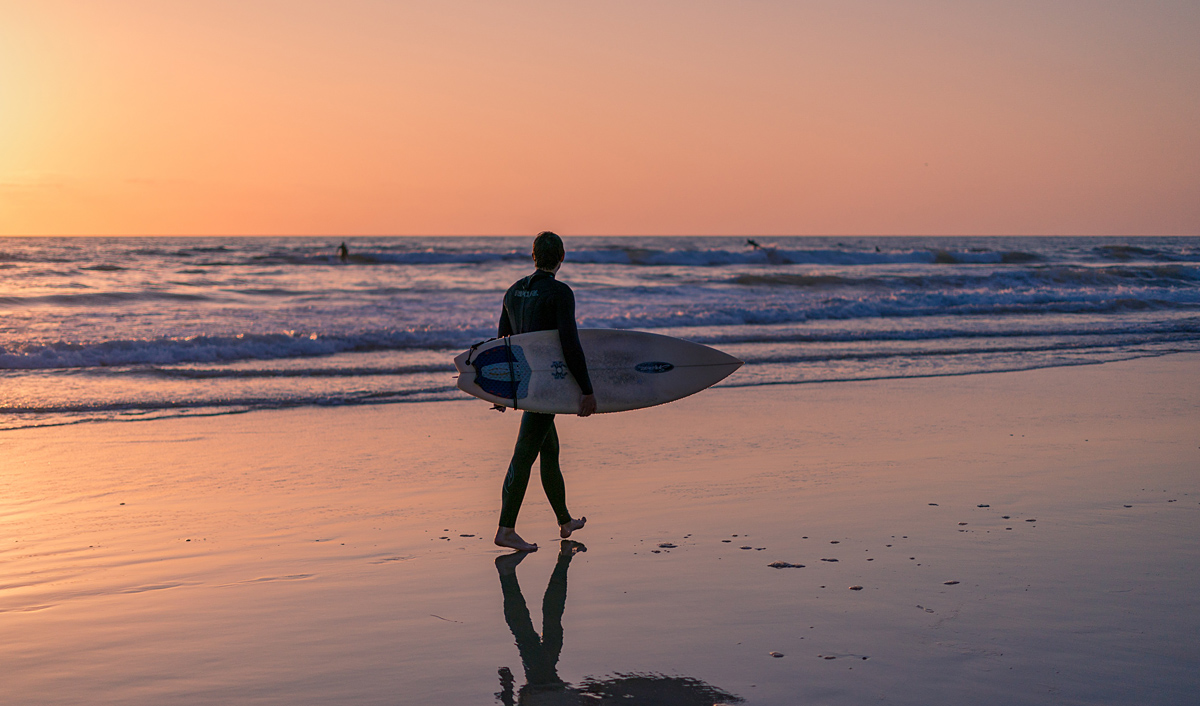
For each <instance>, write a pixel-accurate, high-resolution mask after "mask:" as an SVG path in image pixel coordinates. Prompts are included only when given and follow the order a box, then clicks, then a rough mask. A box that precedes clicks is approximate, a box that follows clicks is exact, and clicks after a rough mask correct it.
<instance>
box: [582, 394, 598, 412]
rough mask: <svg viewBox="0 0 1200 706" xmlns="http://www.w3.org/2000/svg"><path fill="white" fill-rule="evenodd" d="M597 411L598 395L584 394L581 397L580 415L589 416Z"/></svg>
mask: <svg viewBox="0 0 1200 706" xmlns="http://www.w3.org/2000/svg"><path fill="white" fill-rule="evenodd" d="M595 411H596V396H595V395H584V396H583V397H580V398H579V416H581V417H587V416H590V415H591V414H592V412H595Z"/></svg>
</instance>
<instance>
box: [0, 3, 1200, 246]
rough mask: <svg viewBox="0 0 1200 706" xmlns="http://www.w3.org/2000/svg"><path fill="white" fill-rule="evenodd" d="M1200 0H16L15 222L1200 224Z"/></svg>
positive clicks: (514, 228)
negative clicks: (1023, 0)
mask: <svg viewBox="0 0 1200 706" xmlns="http://www.w3.org/2000/svg"><path fill="white" fill-rule="evenodd" d="M1197 37H1200V3H1198V2H1195V1H1194V0H1184V1H1180V2H1136V3H1135V2H1129V1H1122V2H1107V1H1104V0H1079V1H1057V0H1036V1H1029V2H1017V1H1013V2H983V1H979V2H975V1H967V0H954V1H947V2H939V1H934V0H913V1H911V2H905V1H898V0H880V1H878V2H868V1H860V0H830V1H828V2H802V1H800V0H794V1H792V2H775V1H768V0H759V1H734V0H728V1H725V2H705V1H699V0H686V1H685V0H679V1H666V0H663V1H660V2H653V1H648V0H637V1H631V2H620V1H618V2H609V1H606V2H591V3H584V2H564V1H562V0H556V1H554V2H534V1H525V2H523V1H518V0H512V1H509V0H503V1H501V0H485V1H480V2H398V1H385V0H378V1H369V0H353V1H347V0H342V1H339V2H333V1H321V2H317V1H311V0H277V1H268V0H229V1H217V0H195V1H193V2H182V1H179V2H171V1H169V0H145V1H143V2H133V1H125V0H105V1H104V2H94V1H92V0H79V1H76V2H70V1H58V0H25V1H22V0H0V234H8V235H22V234H33V235H39V234H131V235H139V234H298V235H304V234H347V235H359V234H361V235H365V234H399V235H402V234H423V235H424V234H448V235H452V234H527V233H531V232H536V231H538V230H541V229H544V228H553V229H555V230H558V231H560V232H563V233H570V234H614V235H621V234H733V235H737V234H779V235H782V234H797V235H804V234H831V235H842V234H1104V235H1121V234H1150V235H1156V234H1162V235H1177V234H1178V235H1193V234H1200V41H1198V40H1197Z"/></svg>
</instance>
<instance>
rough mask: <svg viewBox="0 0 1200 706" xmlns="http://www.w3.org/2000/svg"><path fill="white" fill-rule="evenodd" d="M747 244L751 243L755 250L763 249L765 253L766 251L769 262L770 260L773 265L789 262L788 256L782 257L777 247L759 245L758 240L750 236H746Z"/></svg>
mask: <svg viewBox="0 0 1200 706" xmlns="http://www.w3.org/2000/svg"><path fill="white" fill-rule="evenodd" d="M746 245H749V246H750V247H752V248H754V249H755V250H762V251H763V252H764V253H766V254H767V262H769V263H770V264H772V265H786V264H788V260H787V258H785V257H782V256H781V255H780V254H779V252H778V251H777V250H776V249H775V248H764V247H763V246H761V245H759V244H758V243H757V242H755V241H754V240H751V239H750V238H746Z"/></svg>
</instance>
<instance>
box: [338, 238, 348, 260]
mask: <svg viewBox="0 0 1200 706" xmlns="http://www.w3.org/2000/svg"><path fill="white" fill-rule="evenodd" d="M338 258H339V259H340V260H341V261H342V262H346V261H347V260H349V259H350V248H348V247H346V241H344V240H343V241H342V244H341V245H339V246H338Z"/></svg>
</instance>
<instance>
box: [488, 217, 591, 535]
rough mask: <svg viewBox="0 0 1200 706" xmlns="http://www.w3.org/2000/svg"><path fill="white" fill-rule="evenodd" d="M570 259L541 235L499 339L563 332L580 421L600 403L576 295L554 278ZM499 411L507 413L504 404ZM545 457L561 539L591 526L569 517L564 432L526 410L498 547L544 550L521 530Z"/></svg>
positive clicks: (554, 239) (545, 480)
mask: <svg viewBox="0 0 1200 706" xmlns="http://www.w3.org/2000/svg"><path fill="white" fill-rule="evenodd" d="M565 257H566V250H565V249H564V248H563V242H562V238H560V237H558V235H556V234H554V233H551V232H550V231H542V232H541V233H538V235H537V237H536V238H534V240H533V263H534V265H535V266H536V267H537V271H535V272H534V273H533V274H531V275H529V276H528V277H525V278H523V279H520V280H518V281H517V282H516V283H514V284H513V286H511V287H509V288H508V291H507V292H505V294H504V308H503V309H502V310H501V312H500V326H499V331H498V335H500V336H512V335H515V334H520V333H529V332H531V331H553V330H557V331H558V337H559V340H560V341H561V342H562V349H563V358H564V359H565V361H566V364H567V369H568V370H570V371H571V375H572V376H574V378H575V381H576V382H577V383H579V390H580V392H582V393H583V394H582V395H581V396H580V398H579V416H581V417H586V416H588V415H590V414H592V413H593V412H595V411H596V398H595V396H594V395H593V394H592V383H591V379H590V378H589V377H588V370H587V361H586V360H585V359H584V357H583V347H582V346H581V345H580V344H579V331H578V329H577V327H576V325H575V294H574V293H573V292H571V288H570V287H568V286H567V285H565V284H563V283H562V282H559V281H558V280H556V279H555V278H554V275H555V274H556V273H557V272H558V268H559V267H562V263H563V259H565ZM495 408H496V409H498V410H500V411H501V412H503V411H504V407H503V406H501V405H496V407H495ZM539 455H540V456H541V458H542V463H541V472H542V488H543V489H544V490H545V491H546V497H547V498H549V499H550V506H551V507H553V508H554V514H555V516H556V517H557V518H558V528H559V535H560V536H561V537H562V538H563V539H566V538H567V537H570V536H571V533H572V532H574V531H575V530H577V529H581V528H582V527H583V525H584V523H585V522H587V518H586V517H580V518H579V519H577V520H576V519H572V518H571V514H570V513H569V512H567V490H566V483H565V482H564V481H563V476H562V471H561V470H560V469H559V467H558V432H557V431H556V430H555V428H554V415H553V414H542V413H540V412H529V411H526V412H525V413H524V416H523V417H521V431H520V432H518V434H517V444H516V448H515V449H513V455H512V461H510V462H509V464H508V475H507V476H505V478H504V490H503V492H502V494H501V498H502V501H503V507H502V509H501V510H500V527H499V528H498V529H497V530H496V544H497V545H499V546H501V547H510V548H512V549H518V550H521V551H536V550H537V548H538V547H537V544H530V543H529V542H526V541H525V540H523V539H521V537H520V535H518V534H517V531H516V529H515V528H516V525H517V513H519V512H520V511H521V502H522V501H523V500H524V499H525V489H526V488H527V487H528V485H529V473H530V469H532V468H533V460H534V459H535V458H537V457H538V456H539Z"/></svg>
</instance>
